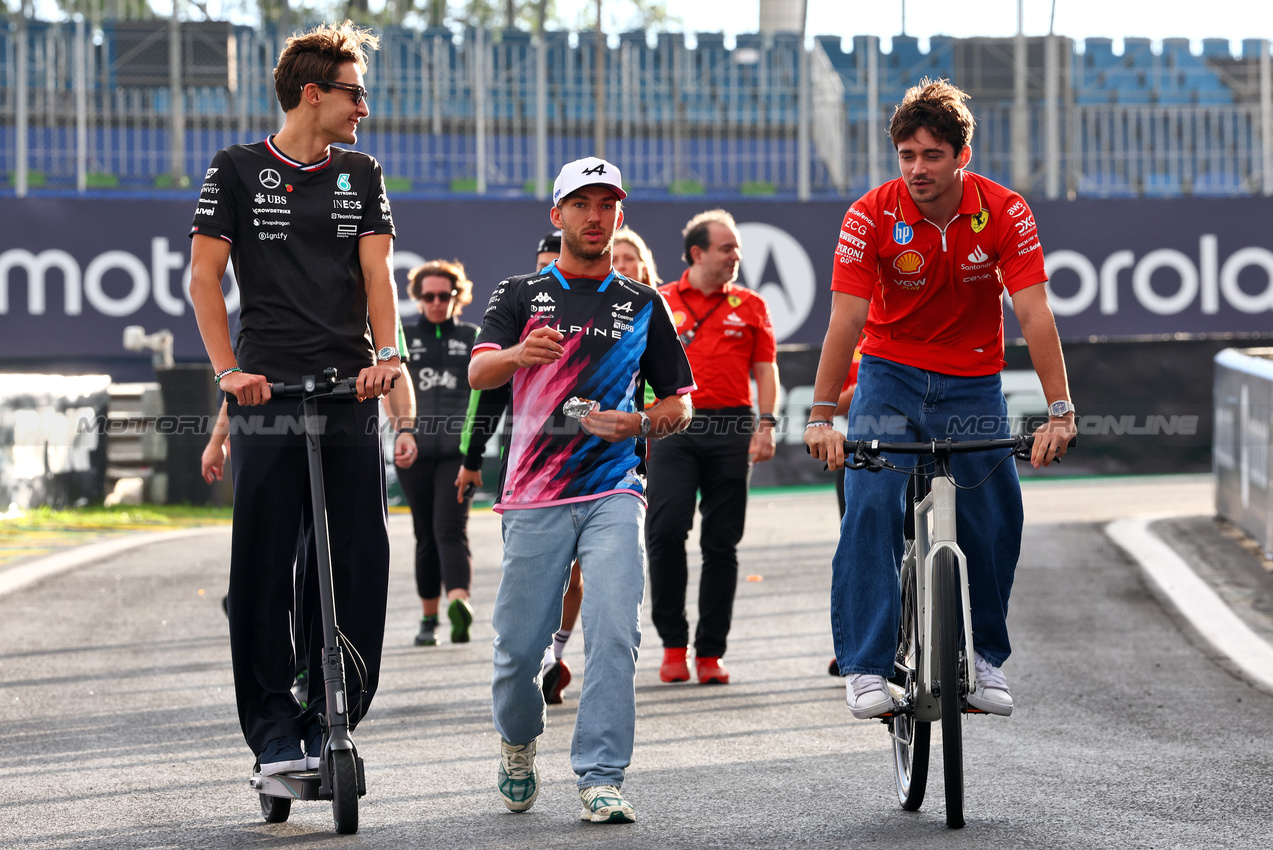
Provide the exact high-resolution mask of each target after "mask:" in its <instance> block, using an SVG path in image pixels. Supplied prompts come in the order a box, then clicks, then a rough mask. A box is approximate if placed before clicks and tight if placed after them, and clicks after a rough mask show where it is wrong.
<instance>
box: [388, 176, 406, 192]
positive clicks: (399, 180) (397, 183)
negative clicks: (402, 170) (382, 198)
mask: <svg viewBox="0 0 1273 850" xmlns="http://www.w3.org/2000/svg"><path fill="white" fill-rule="evenodd" d="M411 185H412V184H411V180H410V179H409V178H406V177H386V178H385V191H386V192H410V191H411Z"/></svg>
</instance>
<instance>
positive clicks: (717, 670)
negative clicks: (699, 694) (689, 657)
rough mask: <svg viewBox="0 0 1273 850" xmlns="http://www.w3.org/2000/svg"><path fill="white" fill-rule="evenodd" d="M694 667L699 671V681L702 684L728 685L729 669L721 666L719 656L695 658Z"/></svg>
mask: <svg viewBox="0 0 1273 850" xmlns="http://www.w3.org/2000/svg"><path fill="white" fill-rule="evenodd" d="M694 667H695V669H696V671H697V672H698V683H699V684H700V685H728V684H729V671H728V670H726V669H725V668H724V667H722V666H721V663H720V659H719V658H703V657H701V656H700V657H698V658H695V659H694Z"/></svg>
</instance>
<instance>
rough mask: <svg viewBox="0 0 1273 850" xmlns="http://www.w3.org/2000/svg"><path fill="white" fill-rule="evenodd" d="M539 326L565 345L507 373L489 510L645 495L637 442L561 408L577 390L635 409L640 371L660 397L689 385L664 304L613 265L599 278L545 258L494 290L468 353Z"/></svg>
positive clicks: (506, 342) (506, 343) (603, 404)
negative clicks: (500, 454) (608, 437)
mask: <svg viewBox="0 0 1273 850" xmlns="http://www.w3.org/2000/svg"><path fill="white" fill-rule="evenodd" d="M541 327H551V328H554V329H556V330H557V331H558V332H560V333H561V334H563V337H564V338H563V339H561V340H560V343H561V345H562V347H563V348H564V349H565V352H564V354H563V355H562V357H561V358H560V359H559V360H556V361H554V362H552V363H547V364H544V365H540V366H531V367H528V368H525V369H518V370H517V371H516V372H515V373H513V378H512V402H511V404H512V417H513V429H512V437H511V439H510V441H509V446H508V452H507V454H506V455H505V457H504V468H503V470H502V472H501V475H500V479H501V482H502V483H501V487H500V494H499V498H498V499H497V500H496V505H495V510H496V511H504V510H513V509H516V508H538V507H545V506H548V505H555V504H563V503H566V502H578V501H585V500H588V499H599V498H601V497H602V496H608V495H611V494H613V493H632V494H633V495H635V496H637V497H638V498H642V494H643V493H644V487H643V486H642V483H641V478H640V476H639V475H638V474H637V471H636V468H637V463H638V461H639V458H638V457H637V454H636V451H635V440H634V439H628V440H620V441H619V442H617V443H609V442H606V441H605V440H603V439H601V438H600V437H597V436H594V435H592V434H589V433H588V432H587V431H585V430H584V429H583V427H582V426H581V425H580V424H579V421H578V420H577V419H572V418H570V417H568V416H566V415H565V414H563V413H562V410H561V408H562V404H563V403H564V402H565V401H566V400H567V399H569V398H571V397H574V396H577V397H579V398H586V399H592V400H593V401H596V402H597V403H598V404H600V409H601V410H620V411H625V412H634V411H636V409H637V408H636V404H635V400H634V398H633V396H634V393H635V390H636V385H637V377H638V375H640V376H642V377H643V378H644V379H645V381H646V383H647V384H648V385H649V386H650V387H652V388H653V389H654V392H655V395H657V396H658V397H659V398H666V397H668V396H672V395H684V394H685V393H688V392H692V391H693V390H694V376H693V374H692V373H691V372H690V364H689V361H688V360H687V359H686V357H685V350H684V349H683V348H681V343H680V342H679V341H677V338H676V330H675V328H673V326H672V317H671V315H670V313H669V311H668V307H667V303H666V302H665V301H664V300H663V299H662V298H661V297H660V296H659V293H658V292H657V291H656V290H654V289H653V288H651V287H648V286H643V285H641V284H639V283H633V282H632V281H630V280H628V279H627V278H625V277H622V276H621V275H619V274H617V273H614V272H611V274H610V275H609V276H608V277H607V278H606V279H605V280H595V279H592V278H570V279H569V280H567V279H566V278H565V277H564V276H562V274H561V272H559V271H558V270H557V268H556V265H550V266H548V268H546V269H544V270H543V271H541V272H539V273H537V274H533V275H522V276H520V277H512V278H509V279H508V280H505V281H503V282H501V283H500V285H499V286H497V287H496V288H495V292H494V293H493V294H492V295H491V300H490V302H489V304H488V306H487V308H486V315H485V317H484V318H483V320H482V330H481V333H480V334H479V335H478V338H477V344H476V345H474V346H473V353H474V355H476V354H477V353H478V352H480V351H484V350H502V349H506V348H509V347H511V346H514V345H517V344H518V343H519V342H521V341H522V340H524V339H525V338H526V337H527V335H529V334H530V332H531V331H533V330H535V329H536V328H541Z"/></svg>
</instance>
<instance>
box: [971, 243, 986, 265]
mask: <svg viewBox="0 0 1273 850" xmlns="http://www.w3.org/2000/svg"><path fill="white" fill-rule="evenodd" d="M988 259H990V255H989V254H987V253H986V252H985V251H983V250H981V246H980V245H978V246H976V248H974V249H973V252H972V253H971V254H969V255H968V262H970V263H984V262H985V261H986V260H988Z"/></svg>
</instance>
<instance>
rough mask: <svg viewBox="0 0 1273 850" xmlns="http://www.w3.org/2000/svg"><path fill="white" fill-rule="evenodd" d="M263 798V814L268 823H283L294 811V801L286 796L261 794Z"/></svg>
mask: <svg viewBox="0 0 1273 850" xmlns="http://www.w3.org/2000/svg"><path fill="white" fill-rule="evenodd" d="M259 796H260V798H261V814H263V815H265V822H266V823H282V822H283V821H285V820H287V816H288V815H290V814H291V813H292V801H291V800H289V799H288V798H286V797H271V796H270V795H269V794H261V795H259Z"/></svg>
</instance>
